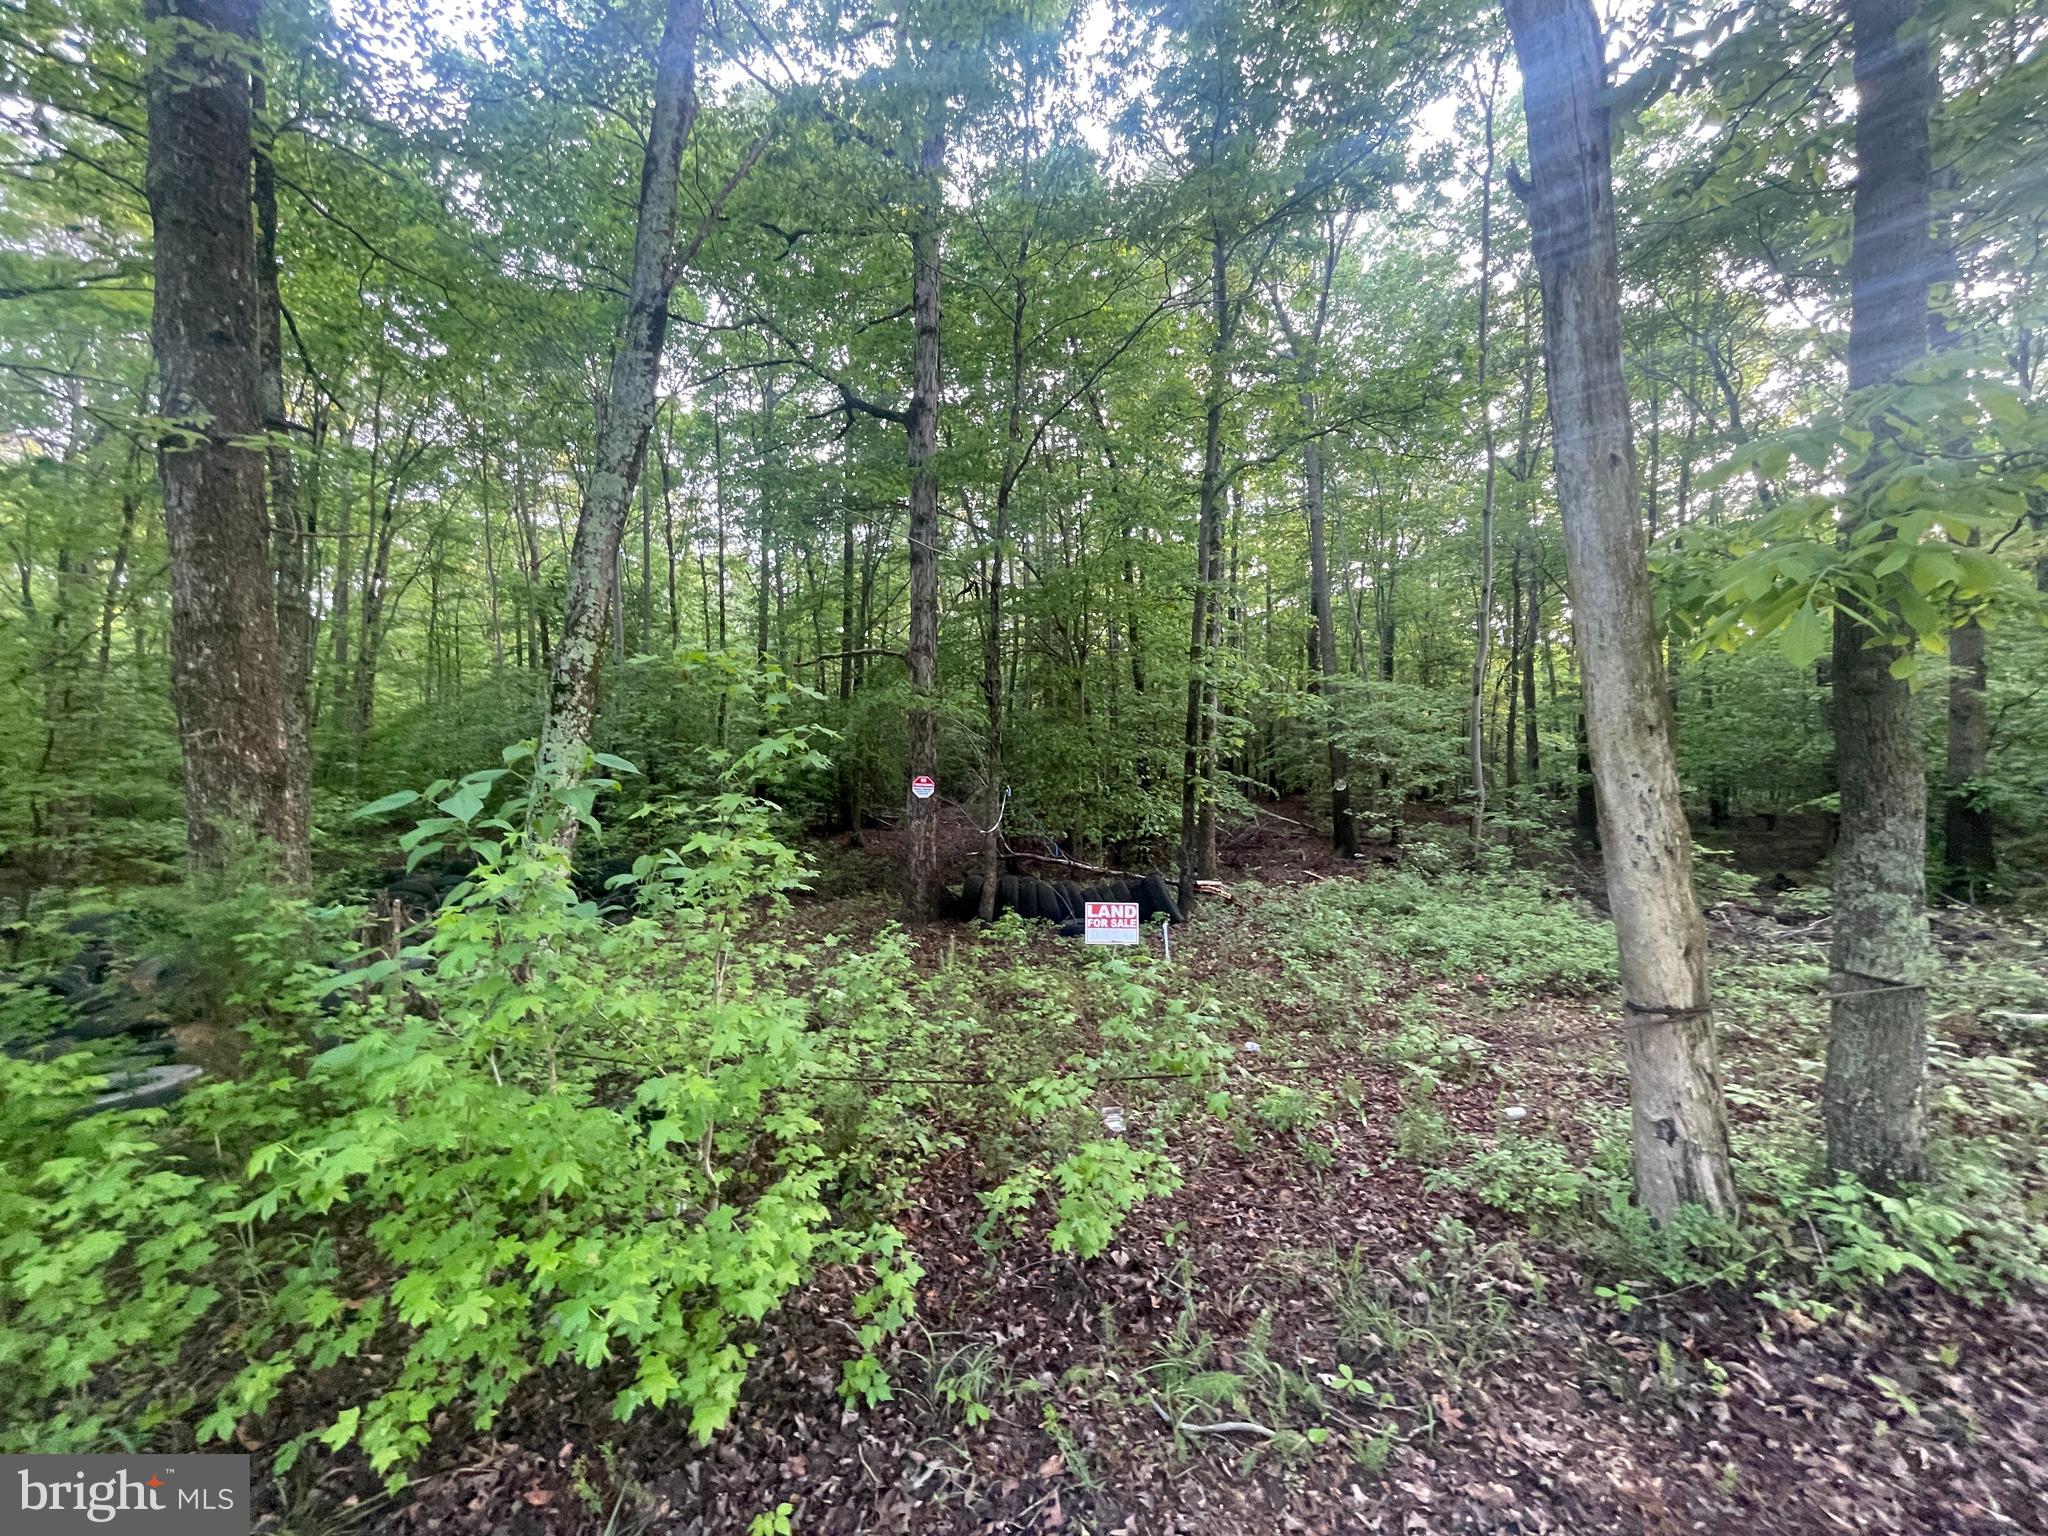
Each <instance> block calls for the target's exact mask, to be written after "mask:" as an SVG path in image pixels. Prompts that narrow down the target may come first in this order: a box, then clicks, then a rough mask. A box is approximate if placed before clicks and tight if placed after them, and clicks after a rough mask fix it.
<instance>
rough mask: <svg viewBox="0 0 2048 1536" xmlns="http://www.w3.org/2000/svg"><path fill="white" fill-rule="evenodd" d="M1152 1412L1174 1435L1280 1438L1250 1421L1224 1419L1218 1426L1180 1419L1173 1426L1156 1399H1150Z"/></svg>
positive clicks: (1274, 1431)
mask: <svg viewBox="0 0 2048 1536" xmlns="http://www.w3.org/2000/svg"><path fill="white" fill-rule="evenodd" d="M1152 1411H1153V1412H1154V1413H1157V1414H1158V1415H1159V1417H1160V1418H1162V1419H1164V1420H1165V1421H1166V1422H1167V1423H1168V1424H1169V1425H1172V1427H1173V1432H1174V1433H1175V1434H1176V1435H1257V1436H1259V1437H1260V1438H1261V1439H1265V1440H1277V1439H1279V1438H1280V1432H1279V1431H1278V1430H1273V1429H1268V1428H1266V1426H1265V1425H1263V1424H1254V1423H1253V1422H1252V1421H1251V1420H1250V1419H1225V1420H1223V1421H1222V1422H1221V1423H1218V1424H1191V1423H1189V1422H1188V1421H1187V1420H1186V1419H1182V1420H1181V1421H1180V1422H1179V1423H1178V1424H1175V1423H1174V1420H1173V1415H1172V1414H1170V1413H1168V1412H1167V1411H1166V1410H1165V1409H1164V1408H1163V1407H1161V1406H1160V1403H1159V1399H1158V1398H1156V1397H1155V1398H1154V1399H1152Z"/></svg>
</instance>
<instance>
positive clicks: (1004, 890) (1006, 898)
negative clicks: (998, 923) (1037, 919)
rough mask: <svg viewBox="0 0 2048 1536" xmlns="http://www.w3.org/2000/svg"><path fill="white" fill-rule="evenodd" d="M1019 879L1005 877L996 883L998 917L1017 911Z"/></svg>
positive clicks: (1009, 876)
mask: <svg viewBox="0 0 2048 1536" xmlns="http://www.w3.org/2000/svg"><path fill="white" fill-rule="evenodd" d="M1017 883H1018V882H1017V877H1016V876H1015V875H1004V876H1003V877H1002V878H1001V879H1000V880H998V881H997V882H996V916H997V917H1001V916H1002V915H1003V914H1004V913H1005V912H1015V911H1016V910H1017Z"/></svg>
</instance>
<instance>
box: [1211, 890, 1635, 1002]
mask: <svg viewBox="0 0 2048 1536" xmlns="http://www.w3.org/2000/svg"><path fill="white" fill-rule="evenodd" d="M1251 923H1252V927H1253V930H1254V936H1255V942H1256V943H1257V944H1258V945H1259V946H1260V947H1262V948H1268V949H1269V950H1270V952H1271V953H1272V954H1274V955H1276V956H1277V957H1279V959H1280V960H1281V962H1282V963H1283V965H1284V966H1285V968H1286V974H1287V977H1288V979H1289V981H1290V982H1300V983H1301V984H1302V985H1303V986H1305V987H1306V988H1307V989H1308V991H1309V993H1310V995H1312V996H1314V997H1316V998H1318V999H1319V1000H1327V1001H1331V1002H1334V1003H1335V1004H1336V1006H1337V1007H1338V1008H1339V1009H1340V1010H1342V1011H1349V1012H1352V1013H1355V1012H1356V1010H1358V1009H1359V1008H1360V1007H1361V1006H1364V1005H1368V1004H1370V1003H1372V1002H1373V1001H1375V1000H1376V999H1377V998H1378V997H1379V996H1380V994H1381V993H1382V992H1383V991H1384V980H1383V974H1382V972H1383V968H1384V967H1385V966H1386V965H1390V964H1401V965H1405V966H1409V967H1412V968H1414V969H1415V970H1416V971H1417V972H1418V973H1419V974H1421V975H1423V976H1425V977H1429V978H1441V979H1444V980H1449V981H1455V982H1457V983H1459V984H1461V985H1464V986H1468V987H1475V989H1476V990H1477V991H1478V992H1479V993H1482V994H1483V995H1484V996H1485V998H1486V999H1487V1000H1488V1001H1489V1002H1490V1004H1491V1005H1492V1006H1493V1007H1495V1008H1510V1007H1513V1006H1515V1005H1516V1004H1518V1003H1521V1002H1525V1001H1527V1000H1528V999H1529V998H1530V997H1532V996H1534V995H1536V994H1537V993H1540V992H1563V993H1583V992H1594V991H1600V990H1603V989H1605V988H1606V987H1609V986H1611V985H1612V984H1613V980H1614V937H1613V934H1612V932H1611V931H1610V930H1609V929H1608V928H1607V926H1606V925H1605V924H1603V923H1601V922H1599V921H1598V920H1597V919H1595V918H1594V917H1593V916H1592V915H1591V914H1590V913H1589V912H1587V911H1586V910H1585V909H1584V908H1583V907H1582V906H1580V905H1579V904H1578V903H1577V902H1575V901H1573V900H1572V899H1570V898H1569V897H1567V896H1565V895H1564V894H1562V893H1560V892H1559V891H1557V890H1556V889H1555V888H1554V887H1552V886H1550V885H1549V884H1548V883H1547V882H1546V881H1544V880H1542V879H1541V878H1540V877H1538V876H1537V875H1535V874H1532V873H1531V872H1529V871H1526V870H1518V869H1514V868H1504V867H1494V866H1493V865H1492V864H1491V863H1489V866H1488V867H1487V868H1486V869H1482V870H1458V871H1447V872H1444V873H1442V874H1438V875H1435V876H1431V875H1427V874H1424V873H1422V872H1420V871H1416V870H1409V869H1405V868H1404V869H1393V870H1386V871H1378V872H1375V873H1374V874H1372V875H1370V876H1369V877H1365V878H1360V879H1355V880H1334V881H1322V882H1316V883H1312V884H1308V885H1302V886H1294V887H1291V888H1287V889H1284V890H1274V891H1268V892H1266V893H1264V894H1262V896H1261V897H1260V899H1259V902H1258V908H1257V913H1256V916H1255V917H1254V918H1253V919H1252V920H1251Z"/></svg>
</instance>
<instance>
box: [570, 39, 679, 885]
mask: <svg viewBox="0 0 2048 1536" xmlns="http://www.w3.org/2000/svg"><path fill="white" fill-rule="evenodd" d="M703 14H704V8H703V0H669V4H668V12H667V16H666V18H665V20H664V21H663V24H662V36H661V52H660V55H659V57H658V59H657V60H656V64H655V75H654V119H653V123H652V125H651V127H650V130H649V132H648V136H647V151H646V155H645V157H644V158H643V160H642V163H641V168H640V205H639V212H638V216H637V220H636V223H635V227H634V231H633V267H632V273H631V276H630V278H629V279H628V282H627V286H626V319H625V325H624V328H623V330H622V332H621V334H620V338H619V349H618V351H617V352H615V353H614V354H613V355H612V368H611V377H610V379H609V381H608V382H607V384H606V387H605V400H604V409H603V411H602V413H601V415H600V417H599V421H598V433H597V453H596V456H595V459H594V461H593V463H592V465H591V472H590V481H589V484H588V485H587V486H586V488H585V490H584V495H583V508H582V512H581V515H580V516H579V517H578V518H577V520H576V542H575V545H574V547H573V548H572V549H571V551H570V554H569V570H568V575H567V591H566V593H565V596H564V600H563V609H562V630H561V634H560V636H559V638H557V640H556V641H555V652H554V660H553V664H552V666H551V667H550V669H549V675H548V714H547V721H546V723H545V725H544V726H543V729H542V732H541V749H540V753H539V763H538V769H539V772H540V775H541V777H542V778H543V779H545V780H547V781H549V782H551V783H552V784H553V785H555V786H556V787H557V788H568V787H569V786H571V785H573V784H575V782H576V781H577V780H578V779H580V778H581V777H582V776H583V770H584V764H585V762H586V760H587V758H588V754H589V752H590V748H591V743H592V738H593V736H594V733H595V731H596V727H597V685H598V672H599V662H600V656H601V652H602V649H603V644H604V631H605V614H606V609H607V607H608V606H609V605H608V604H607V602H606V600H605V598H606V592H605V587H606V582H607V578H608V577H609V576H610V574H611V573H612V571H613V569H614V568H615V566H616V565H617V563H618V560H619V551H620V545H621V543H622V541H623V540H624V538H625V532H626V516H627V511H628V509H629V508H630V506H631V505H632V497H633V485H634V481H635V479H636V477H637V476H638V474H639V471H640V461H641V458H642V456H643V454H644V452H645V449H646V444H647V434H648V432H649V431H650V429H652V427H653V425H654V407H655V393H654V392H655V385H656V383H657V381H658V379H659V376H660V372H661V349H662V343H663V341H664V340H665V339H666V338H667V335H668V304H669V295H670V293H671V292H672V291H673V289H674V287H675V281H676V270H675V257H676V250H675V245H676V179H677V177H678V175H679V174H680V171H681V167H682V159H683V146H684V144H685V143H686V142H687V141H688V140H689V137H690V129H691V127H692V126H693V125H694V124H695V122H696V120H697V33H698V31H699V29H700V27H701V25H702V22H703ZM614 622H615V623H617V624H619V625H620V626H621V627H622V628H623V626H624V624H625V615H624V613H618V614H615V615H614ZM576 832H577V824H576V821H575V819H574V818H573V817H570V818H565V819H564V822H563V824H562V827H561V830H560V837H561V841H562V842H563V844H564V845H565V846H569V847H573V846H574V845H575V840H576Z"/></svg>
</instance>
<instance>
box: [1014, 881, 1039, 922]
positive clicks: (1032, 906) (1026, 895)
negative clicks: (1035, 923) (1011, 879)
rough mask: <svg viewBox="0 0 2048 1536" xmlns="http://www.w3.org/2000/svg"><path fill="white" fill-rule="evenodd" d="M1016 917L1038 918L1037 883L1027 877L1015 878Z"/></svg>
mask: <svg viewBox="0 0 2048 1536" xmlns="http://www.w3.org/2000/svg"><path fill="white" fill-rule="evenodd" d="M1017 915H1018V916H1019V917H1031V918H1035V917H1037V916H1038V882H1037V881H1036V880H1034V879H1032V878H1031V877H1030V876H1029V875H1019V876H1018V877H1017Z"/></svg>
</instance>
